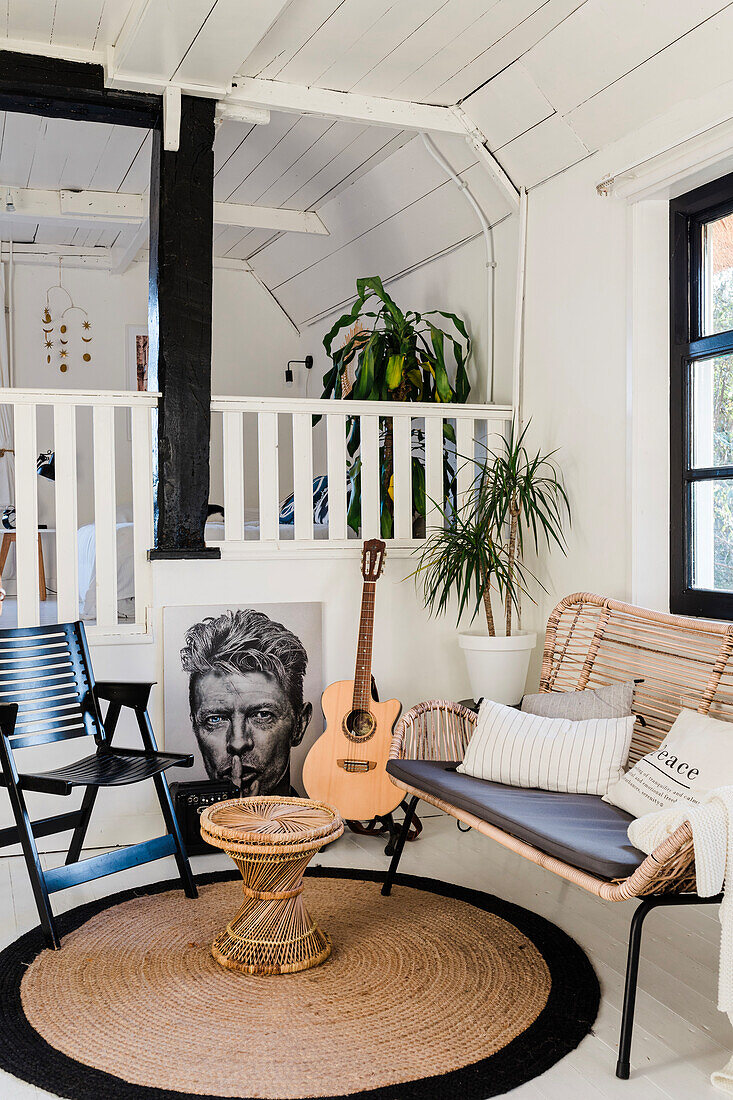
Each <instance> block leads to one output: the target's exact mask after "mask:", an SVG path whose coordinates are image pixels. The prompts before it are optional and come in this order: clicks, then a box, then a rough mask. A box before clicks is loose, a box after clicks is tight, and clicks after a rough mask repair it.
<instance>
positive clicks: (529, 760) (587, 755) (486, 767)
mask: <svg viewBox="0 0 733 1100" xmlns="http://www.w3.org/2000/svg"><path fill="white" fill-rule="evenodd" d="M633 730H634V717H633V715H630V716H629V717H627V718H589V719H587V720H586V721H584V722H571V721H570V719H569V718H544V717H542V716H541V715H537V714H526V713H524V712H522V711H520V710H515V709H514V708H513V707H505V706H503V704H502V703H494V702H492V700H490V699H484V701H483V703H482V704H481V708H480V710H479V715H478V721H477V722H476V728H475V730H474V732H473V734H472V736H471V740H470V741H469V743H468V746H467V748H466V755H465V757H464V759H463V763H462V764H460V765H459V766H458V769H457V770H458V771H459V772H462V773H463V774H464V775H472V776H474V777H475V778H477V779H490V780H493V781H494V782H495V783H505V784H507V785H509V786H512V787H530V788H534V789H536V790H544V791H564V792H565V793H566V794H605V793H606V791H607V790H608V789H609V787H611V786H612V785H613V784H614V783H616V782H617V781H618V780H619V779H620V778H621V776H622V775H623V767H624V764H625V763H626V760H627V758H628V755H629V745H630V743H631V735H632V733H633Z"/></svg>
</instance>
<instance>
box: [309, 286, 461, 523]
mask: <svg viewBox="0 0 733 1100" xmlns="http://www.w3.org/2000/svg"><path fill="white" fill-rule="evenodd" d="M356 291H357V296H356V300H355V301H354V303H353V305H352V306H351V309H350V310H349V311H348V312H347V313H344V314H343V315H342V316H341V317H339V319H338V321H336V323H335V325H334V326H333V328H332V329H331V330H330V332H329V333H328V334H327V335H326V336H325V338H324V340H323V346H324V348H325V349H326V353H327V355H328V356H329V358H330V359H331V362H332V366H331V368H330V369H329V370H328V371H327V372H326V374H325V375H324V378H323V393H322V395H321V396H322V397H324V398H332V397H333V398H344V399H347V400H353V401H430V402H438V403H450V402H460V403H463V402H465V401H467V400H468V395H469V393H470V389H471V386H470V383H469V380H468V373H467V370H466V365H467V363H468V359H469V357H470V354H471V340H470V337H469V335H468V331H467V329H466V326H465V324H464V323H463V321H462V320H461V319H460V318H459V317H457V316H456V315H455V314H454V313H444V312H443V311H442V310H432V311H430V312H429V313H417V312H416V311H415V310H407V311H403V310H402V309H400V307H399V306H398V305H397V304H396V302H395V301H394V300H393V299H392V298H391V297H390V295H389V294H388V293H387V291H386V290H385V289H384V286H383V285H382V280H381V279H380V278H379V277H378V276H377V275H372V276H370V277H369V278H364V279H357V281H356ZM436 317H442V318H444V319H445V320H447V321H450V323H451V326H452V329H453V330H454V331H452V332H446V331H445V330H444V329H442V328H439V327H438V325H437V324H435V323H434V321H433V320H432V318H436ZM345 329H346V330H349V329H350V330H352V331H351V335H350V336H349V338H348V339H347V340H346V342H345V343H344V344H343V346H341V347H338V348H336V349H334V342H335V341H336V339H337V337H338V336H339V334H340V333H342V332H343V331H344V330H345ZM454 333H455V334H454ZM347 370H348V371H349V372H350V373H351V375H352V376H353V384H352V385H351V388H350V389H349V387H348V385H347V386H346V387H345V385H344V383H345V381H346V371H347ZM381 427H382V434H383V444H382V446H381V447H380V486H381V528H382V535H383V536H384V537H385V538H389V537H390V536H391V535H392V528H393V511H394V485H393V463H392V422H391V419H389V418H383V419H382V424H381ZM443 434H444V437H445V438H446V439H447V440H450V441H452V442H455V434H454V431H453V427H452V425H450V424H445V426H444V429H443ZM360 441H361V440H360V431H359V421H358V419H357V420H352V421H351V426H350V429H349V435H348V439H347V447H348V452H349V456H350V460H351V461H350V463H349V478H350V480H351V482H352V494H351V503H350V506H349V514H348V522H349V526H350V527H351V528H352V529H353V530H355V531H357V530H358V529H359V525H360V520H361V461H360V458H359V446H360ZM412 493H413V510H414V512H415V513H416V514H419V515H425V469H424V465H423V462H422V461H421V459H420V457H419V456H418V455H413V457H412Z"/></svg>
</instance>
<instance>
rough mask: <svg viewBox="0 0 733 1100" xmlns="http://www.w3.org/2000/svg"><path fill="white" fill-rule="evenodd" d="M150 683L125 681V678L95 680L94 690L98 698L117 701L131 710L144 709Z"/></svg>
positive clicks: (112, 701)
mask: <svg viewBox="0 0 733 1100" xmlns="http://www.w3.org/2000/svg"><path fill="white" fill-rule="evenodd" d="M154 683H155V681H154V680H153V681H152V682H151V683H145V682H142V681H141V682H137V681H131V680H130V681H127V680H97V682H96V683H95V685H94V690H95V692H96V694H97V698H98V699H105V700H107V701H108V702H110V703H117V704H118V705H119V706H121V707H131V708H132V709H133V710H145V708H146V707H147V705H148V699H149V698H150V689H151V688H152V687H153V685H154Z"/></svg>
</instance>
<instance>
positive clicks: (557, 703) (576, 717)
mask: <svg viewBox="0 0 733 1100" xmlns="http://www.w3.org/2000/svg"><path fill="white" fill-rule="evenodd" d="M635 687H636V683H635V681H634V680H626V681H624V682H623V683H620V684H604V685H603V687H595V688H585V689H584V690H583V691H539V692H537V694H536V695H525V696H524V698H523V699H522V710H524V711H527V712H528V713H529V714H541V715H543V716H544V717H545V718H570V719H571V721H573V722H582V721H583V720H584V719H585V718H626V717H627V716H628V715H629V714H631V706H632V703H633V701H634V688H635Z"/></svg>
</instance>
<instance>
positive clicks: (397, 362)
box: [385, 355, 405, 390]
mask: <svg viewBox="0 0 733 1100" xmlns="http://www.w3.org/2000/svg"><path fill="white" fill-rule="evenodd" d="M404 362H405V357H404V355H390V357H389V359H388V360H387V372H386V377H385V380H386V383H387V389H388V390H396V389H397V387H398V386H399V385H400V383H401V381H402V367H403V365H404Z"/></svg>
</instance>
